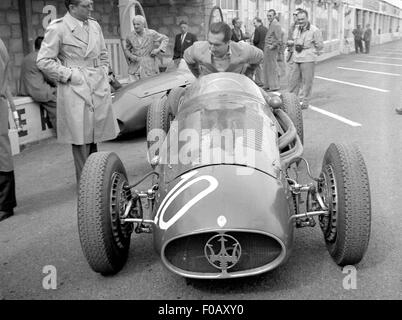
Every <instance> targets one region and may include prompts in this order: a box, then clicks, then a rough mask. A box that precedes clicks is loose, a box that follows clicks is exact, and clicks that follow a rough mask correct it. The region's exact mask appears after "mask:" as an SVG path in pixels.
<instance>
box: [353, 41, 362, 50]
mask: <svg viewBox="0 0 402 320" xmlns="http://www.w3.org/2000/svg"><path fill="white" fill-rule="evenodd" d="M358 49H359V50H360V53H363V42H362V40H355V51H356V53H359V50H358Z"/></svg>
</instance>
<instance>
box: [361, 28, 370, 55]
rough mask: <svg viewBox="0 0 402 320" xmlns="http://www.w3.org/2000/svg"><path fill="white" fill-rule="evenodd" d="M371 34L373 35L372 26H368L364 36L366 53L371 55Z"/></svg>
mask: <svg viewBox="0 0 402 320" xmlns="http://www.w3.org/2000/svg"><path fill="white" fill-rule="evenodd" d="M371 33H372V31H371V28H370V25H369V24H367V25H366V30H365V31H364V34H363V41H364V48H365V53H370V42H371Z"/></svg>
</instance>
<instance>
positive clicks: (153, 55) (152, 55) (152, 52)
mask: <svg viewBox="0 0 402 320" xmlns="http://www.w3.org/2000/svg"><path fill="white" fill-rule="evenodd" d="M159 52H161V51H160V50H159V49H154V50H152V51H151V57H155V56H156V55H157V54H158V53H159Z"/></svg>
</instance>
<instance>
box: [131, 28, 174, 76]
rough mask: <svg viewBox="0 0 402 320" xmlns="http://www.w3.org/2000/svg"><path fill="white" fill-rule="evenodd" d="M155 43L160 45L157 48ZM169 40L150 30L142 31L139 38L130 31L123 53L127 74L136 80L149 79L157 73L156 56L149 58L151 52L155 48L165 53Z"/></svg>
mask: <svg viewBox="0 0 402 320" xmlns="http://www.w3.org/2000/svg"><path fill="white" fill-rule="evenodd" d="M157 43H160V44H159V46H157ZM168 43H169V38H168V37H167V36H165V35H164V34H161V33H159V32H156V31H155V30H152V29H147V28H145V29H144V35H143V36H142V37H139V36H138V34H137V33H136V32H135V31H132V32H131V33H130V34H129V35H128V36H127V38H126V46H125V48H124V52H125V54H126V56H127V57H128V59H129V61H130V64H129V65H128V73H129V74H130V75H135V76H136V78H137V80H138V79H142V78H146V77H150V76H153V75H156V74H158V73H159V64H158V61H157V58H156V56H154V57H151V51H152V50H153V49H155V48H158V49H159V50H161V52H165V51H166V47H167V45H168Z"/></svg>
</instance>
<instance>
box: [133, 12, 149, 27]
mask: <svg viewBox="0 0 402 320" xmlns="http://www.w3.org/2000/svg"><path fill="white" fill-rule="evenodd" d="M134 20H138V21H140V22H141V23H142V25H143V26H144V27H145V23H146V20H145V18H144V16H141V15H139V14H138V15H136V16H134V18H133V21H132V22H133V23H134Z"/></svg>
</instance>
